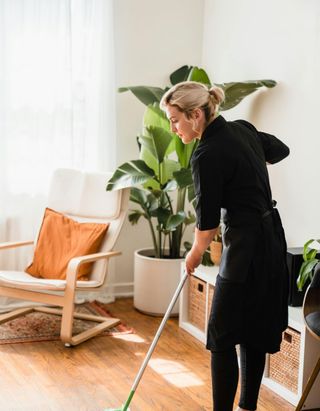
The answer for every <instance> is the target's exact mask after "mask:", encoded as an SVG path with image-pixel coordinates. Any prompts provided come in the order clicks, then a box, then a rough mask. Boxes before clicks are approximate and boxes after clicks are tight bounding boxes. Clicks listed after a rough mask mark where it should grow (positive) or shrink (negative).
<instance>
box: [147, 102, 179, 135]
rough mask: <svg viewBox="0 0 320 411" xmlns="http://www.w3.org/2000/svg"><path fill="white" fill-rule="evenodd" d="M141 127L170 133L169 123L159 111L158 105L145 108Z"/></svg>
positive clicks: (163, 113) (162, 112)
mask: <svg viewBox="0 0 320 411" xmlns="http://www.w3.org/2000/svg"><path fill="white" fill-rule="evenodd" d="M143 125H144V127H150V126H153V127H161V128H163V129H164V130H167V131H168V132H170V122H169V120H168V119H167V116H166V114H165V112H164V111H162V110H161V109H160V107H159V104H158V103H154V104H153V105H149V106H148V107H147V108H146V110H145V112H144V115H143ZM172 134H173V133H172Z"/></svg>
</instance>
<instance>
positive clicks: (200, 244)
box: [186, 227, 219, 275]
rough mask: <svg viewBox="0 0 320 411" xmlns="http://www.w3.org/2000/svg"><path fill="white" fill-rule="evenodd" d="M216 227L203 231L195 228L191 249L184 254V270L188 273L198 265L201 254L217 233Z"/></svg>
mask: <svg viewBox="0 0 320 411" xmlns="http://www.w3.org/2000/svg"><path fill="white" fill-rule="evenodd" d="M218 228H219V227H216V228H213V229H212V230H204V231H200V230H198V228H195V239H194V242H193V245H192V248H191V250H190V251H189V252H188V254H187V256H186V271H187V273H188V274H189V275H191V274H192V273H193V272H194V270H195V268H197V267H198V265H200V263H201V261H202V255H203V253H204V252H205V251H206V249H207V248H208V246H209V244H210V242H211V241H212V239H213V237H214V236H215V234H216V233H217V231H218Z"/></svg>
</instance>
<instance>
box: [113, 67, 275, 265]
mask: <svg viewBox="0 0 320 411" xmlns="http://www.w3.org/2000/svg"><path fill="white" fill-rule="evenodd" d="M185 80H192V81H198V82H200V83H204V84H207V85H208V86H211V85H212V84H213V83H211V81H210V79H209V77H208V75H207V73H206V72H205V71H204V70H203V69H201V68H198V67H193V66H182V67H180V68H179V69H178V70H176V71H174V72H173V73H172V74H171V75H170V82H171V85H170V86H169V87H171V86H172V85H174V84H176V83H179V82H181V81H185ZM216 85H217V86H220V87H222V88H223V90H224V92H225V101H224V103H223V104H222V105H221V107H220V111H225V110H229V109H231V108H233V107H235V106H236V105H237V104H239V103H240V102H241V101H242V99H243V98H245V97H246V96H248V95H249V94H251V93H253V92H255V91H256V90H257V89H259V88H260V87H263V86H265V87H268V88H271V87H274V86H275V85H276V82H275V81H274V80H254V81H245V82H231V83H223V84H216ZM169 87H166V88H164V89H162V88H159V87H152V86H133V87H123V88H120V89H119V92H125V91H131V92H132V93H133V94H134V95H135V96H136V97H137V98H138V99H139V100H140V101H141V102H142V103H143V104H145V105H146V110H145V113H144V116H143V129H142V133H141V134H140V135H138V136H137V142H138V146H139V159H136V160H132V161H129V162H126V163H124V164H122V165H121V166H120V167H118V168H117V169H116V171H115V172H114V174H113V176H112V177H111V179H110V180H109V181H108V184H107V190H116V189H119V188H124V187H131V197H130V199H131V201H132V202H134V203H136V204H138V205H139V207H140V208H139V209H135V210H131V212H130V214H129V221H130V222H131V223H132V224H133V225H134V224H137V223H138V221H139V219H140V218H141V217H144V218H145V219H146V220H147V221H148V224H149V227H150V233H151V238H152V242H153V249H154V256H155V257H157V258H165V257H166V258H179V257H181V246H182V240H183V235H184V232H185V229H186V227H187V226H188V225H190V224H193V223H194V222H195V216H194V214H193V212H191V211H190V210H189V211H187V209H186V206H187V201H186V199H187V198H188V202H189V203H192V202H193V200H194V198H195V194H194V189H193V183H192V176H191V167H190V159H191V156H192V153H193V151H194V149H195V148H196V145H197V142H193V143H191V144H188V145H184V144H183V143H182V142H181V140H180V139H179V137H178V136H177V135H176V134H174V133H172V132H171V131H170V125H169V121H168V120H167V118H166V116H165V114H164V113H163V111H162V110H161V109H160V108H159V102H160V100H161V97H162V95H163V94H164V93H165V92H166V91H167V90H168V89H169ZM166 250H168V252H167V251H166ZM207 260H208V256H207Z"/></svg>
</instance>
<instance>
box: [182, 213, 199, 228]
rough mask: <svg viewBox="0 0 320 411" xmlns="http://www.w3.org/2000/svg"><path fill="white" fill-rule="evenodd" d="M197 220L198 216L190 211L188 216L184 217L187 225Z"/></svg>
mask: <svg viewBox="0 0 320 411" xmlns="http://www.w3.org/2000/svg"><path fill="white" fill-rule="evenodd" d="M195 222H196V217H195V215H194V214H192V213H191V212H190V211H188V216H186V218H185V219H184V224H185V225H190V224H193V223H195Z"/></svg>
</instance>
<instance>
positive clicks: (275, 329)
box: [160, 81, 289, 411]
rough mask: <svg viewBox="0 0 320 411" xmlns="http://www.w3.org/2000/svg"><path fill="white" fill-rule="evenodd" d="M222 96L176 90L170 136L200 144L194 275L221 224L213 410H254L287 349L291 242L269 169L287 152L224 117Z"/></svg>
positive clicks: (169, 105) (168, 104)
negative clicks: (274, 360)
mask: <svg viewBox="0 0 320 411" xmlns="http://www.w3.org/2000/svg"><path fill="white" fill-rule="evenodd" d="M223 99H224V93H223V90H222V89H220V88H218V87H213V88H211V89H209V90H208V88H207V87H206V86H205V85H202V84H200V83H197V82H190V81H187V82H183V83H179V84H177V85H175V86H173V87H172V88H171V89H170V90H168V91H167V92H166V94H165V95H164V96H163V98H162V100H161V103H160V105H161V108H162V109H163V110H165V111H166V114H167V117H168V119H169V120H170V123H171V130H172V131H173V132H174V133H176V134H178V136H179V137H180V138H181V139H182V141H183V142H184V143H185V144H188V143H190V142H192V141H193V140H194V139H199V140H200V141H199V144H198V146H197V148H196V150H195V152H194V153H193V156H192V159H191V165H192V175H193V181H194V186H195V192H196V214H197V224H196V229H195V239H194V242H193V246H192V248H191V250H190V252H189V253H188V255H187V257H186V270H187V272H188V274H191V273H193V271H194V269H195V268H196V267H197V266H198V265H199V264H200V262H201V260H202V255H203V253H204V252H205V250H206V249H207V247H208V246H209V244H210V242H211V241H212V239H213V237H214V235H215V233H216V232H217V228H218V226H219V223H220V221H221V219H222V222H223V253H222V257H221V263H220V269H219V275H218V277H217V281H216V286H215V293H214V298H213V303H212V309H211V314H210V319H209V324H208V335H207V348H208V349H209V350H210V351H211V370H212V389H213V403H214V410H215V411H229V410H232V409H233V402H234V397H235V393H236V389H237V384H238V363H237V354H236V349H235V346H236V345H237V344H240V365H241V397H240V402H239V407H238V410H250V411H252V410H255V409H256V407H257V399H258V394H259V389H260V385H261V379H262V375H263V370H264V366H265V354H266V353H274V352H276V351H279V349H280V343H281V338H282V331H283V330H285V328H286V327H287V321H288V306H287V293H288V273H287V266H286V242H285V237H284V232H283V228H282V225H281V220H280V216H279V213H278V211H277V210H276V208H274V207H275V202H274V201H273V200H272V197H271V189H270V184H269V177H268V172H267V167H266V163H270V164H273V163H277V162H278V161H280V160H282V159H283V158H285V157H286V156H288V154H289V148H288V147H287V146H286V145H285V144H283V143H282V142H281V141H280V140H278V139H277V138H276V137H274V136H272V135H270V134H267V133H263V132H260V131H257V130H256V129H255V127H254V126H253V125H252V124H250V123H248V122H246V121H243V120H238V121H233V122H227V121H226V120H225V119H224V118H223V117H222V116H221V115H219V113H218V108H219V105H220V104H221V103H222V101H223Z"/></svg>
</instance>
